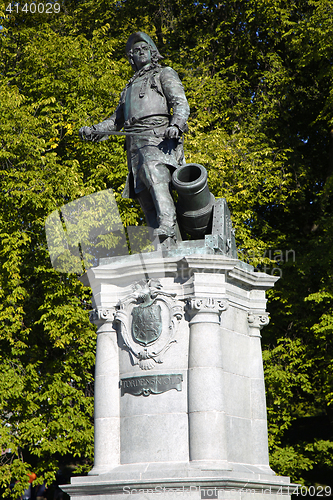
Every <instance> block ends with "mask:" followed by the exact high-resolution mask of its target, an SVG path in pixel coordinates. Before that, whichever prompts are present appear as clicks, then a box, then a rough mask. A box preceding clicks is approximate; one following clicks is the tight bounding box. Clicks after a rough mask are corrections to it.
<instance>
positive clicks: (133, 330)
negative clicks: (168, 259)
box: [115, 279, 183, 370]
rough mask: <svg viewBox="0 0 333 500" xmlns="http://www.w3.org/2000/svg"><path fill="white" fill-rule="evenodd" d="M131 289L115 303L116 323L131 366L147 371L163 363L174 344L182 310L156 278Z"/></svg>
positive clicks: (138, 283)
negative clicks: (124, 297)
mask: <svg viewBox="0 0 333 500" xmlns="http://www.w3.org/2000/svg"><path fill="white" fill-rule="evenodd" d="M132 288H133V293H131V294H130V295H129V296H128V297H126V299H125V300H122V301H121V302H120V303H119V304H118V306H117V312H116V314H115V320H116V321H117V322H118V324H119V325H120V334H121V336H122V338H123V341H124V343H125V345H126V347H127V349H128V351H129V353H130V355H131V357H132V361H133V363H134V364H138V365H139V366H140V368H141V369H142V370H150V369H152V368H154V366H155V365H156V363H162V362H163V355H164V353H165V352H166V351H167V350H168V349H169V347H170V345H171V344H172V343H173V342H176V340H175V335H176V331H177V326H178V323H179V321H180V319H181V318H182V315H183V313H182V310H183V307H182V305H181V304H179V303H177V302H176V301H175V299H174V296H175V295H176V294H170V293H166V292H163V291H162V285H161V284H160V282H159V281H158V280H156V279H151V280H141V281H139V282H137V283H135V284H134V285H133V287H132Z"/></svg>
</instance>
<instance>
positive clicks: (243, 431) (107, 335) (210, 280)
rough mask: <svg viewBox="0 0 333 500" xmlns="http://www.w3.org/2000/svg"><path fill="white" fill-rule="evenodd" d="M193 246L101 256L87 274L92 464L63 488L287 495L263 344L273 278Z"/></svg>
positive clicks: (79, 496) (124, 495)
mask: <svg viewBox="0 0 333 500" xmlns="http://www.w3.org/2000/svg"><path fill="white" fill-rule="evenodd" d="M195 244H196V242H184V243H182V244H180V245H178V246H177V247H176V248H174V249H171V250H169V251H164V252H161V251H156V252H152V253H146V254H138V255H132V256H128V257H120V258H119V257H117V258H113V259H112V258H111V259H105V261H104V262H101V264H100V265H99V266H98V267H96V268H92V269H90V270H89V271H88V273H87V276H86V279H87V280H88V281H89V285H90V286H91V288H92V291H93V306H94V311H93V313H92V321H94V322H96V323H97V325H98V330H97V354H96V376H95V464H94V468H93V469H92V471H91V472H90V473H89V475H88V476H87V477H78V478H73V479H72V483H71V484H70V485H66V486H63V487H62V488H63V490H64V491H66V492H67V493H69V495H70V496H71V498H73V499H76V500H87V499H89V498H93V499H96V500H120V499H122V500H125V499H129V498H134V499H137V500H143V499H145V500H148V499H149V500H150V499H155V498H156V499H157V498H159V499H163V500H164V499H166V498H172V499H173V498H188V499H191V500H192V499H193V500H194V499H202V498H223V499H226V500H227V499H232V500H237V499H240V500H241V499H242V500H247V499H249V498H258V500H261V499H264V498H269V499H270V500H271V499H272V496H271V495H273V496H276V497H277V496H278V495H279V496H280V495H281V494H282V495H285V496H289V495H290V493H291V487H290V485H289V478H287V477H278V476H276V475H275V474H274V472H273V471H272V470H271V469H270V467H269V459H268V444H267V421H266V403H265V387H264V375H263V365H262V355H261V345H260V330H261V328H262V327H263V326H265V325H266V324H267V323H268V314H267V313H266V299H265V290H267V289H269V288H271V287H272V286H274V282H275V281H276V279H277V278H275V277H273V276H270V275H267V274H264V273H257V272H254V271H253V268H252V267H251V266H249V265H247V264H244V263H242V262H240V261H239V260H237V259H234V258H230V257H226V256H224V255H216V254H214V249H207V248H198V247H196V246H195ZM207 252H210V253H207ZM88 281H87V282H86V283H87V284H88ZM268 494H269V497H268V496H267V495H268ZM133 495H135V496H133ZM272 500H273V499H272Z"/></svg>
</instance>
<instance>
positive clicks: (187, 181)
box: [172, 163, 215, 239]
mask: <svg viewBox="0 0 333 500" xmlns="http://www.w3.org/2000/svg"><path fill="white" fill-rule="evenodd" d="M172 184H173V187H174V188H175V190H176V192H177V193H178V201H177V203H176V210H177V220H178V224H179V227H180V229H181V231H182V232H185V233H187V234H189V235H190V236H192V237H193V238H194V239H199V238H203V237H204V235H205V234H208V233H209V232H210V230H211V225H212V214H213V207H214V202H215V198H214V196H213V195H212V193H211V192H210V191H209V188H208V184H207V170H206V169H205V167H203V166H202V165H199V164H197V163H188V164H187V165H183V166H181V167H179V168H177V169H176V170H175V171H174V173H173V175H172Z"/></svg>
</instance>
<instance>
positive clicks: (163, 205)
mask: <svg viewBox="0 0 333 500" xmlns="http://www.w3.org/2000/svg"><path fill="white" fill-rule="evenodd" d="M149 192H150V194H151V197H152V199H153V201H154V205H155V209H156V214H157V221H158V228H156V229H155V230H154V236H158V237H159V239H160V240H161V241H163V240H165V239H166V238H175V237H176V232H175V226H176V209H175V204H174V201H173V199H172V196H171V193H170V188H169V183H166V182H161V183H159V184H154V185H153V186H151V188H150V190H149Z"/></svg>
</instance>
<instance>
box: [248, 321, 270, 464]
mask: <svg viewBox="0 0 333 500" xmlns="http://www.w3.org/2000/svg"><path fill="white" fill-rule="evenodd" d="M268 323H269V315H268V313H265V312H249V313H248V325H249V335H250V337H251V344H250V359H251V367H250V376H251V418H252V436H251V438H252V461H253V463H254V464H256V465H261V466H267V467H269V456H268V434H267V416H266V395H265V381H264V368H263V361H262V351H261V340H260V339H261V334H260V330H261V329H262V328H263V327H264V326H266V325H268Z"/></svg>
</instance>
